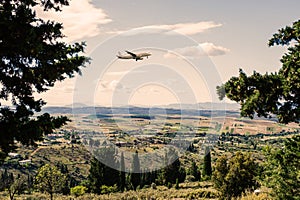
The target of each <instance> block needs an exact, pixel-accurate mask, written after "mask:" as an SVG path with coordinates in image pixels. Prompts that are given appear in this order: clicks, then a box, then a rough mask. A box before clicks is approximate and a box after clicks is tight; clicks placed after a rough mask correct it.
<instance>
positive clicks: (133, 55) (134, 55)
mask: <svg viewBox="0 0 300 200" xmlns="http://www.w3.org/2000/svg"><path fill="white" fill-rule="evenodd" d="M126 53H128V54H130V55H131V56H132V57H134V58H136V57H137V55H136V54H135V53H132V52H130V51H126Z"/></svg>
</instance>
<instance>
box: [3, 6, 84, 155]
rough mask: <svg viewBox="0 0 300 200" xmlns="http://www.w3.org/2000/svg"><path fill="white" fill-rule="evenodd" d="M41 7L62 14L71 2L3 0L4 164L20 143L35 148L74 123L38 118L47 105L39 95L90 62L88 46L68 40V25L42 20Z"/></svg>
mask: <svg viewBox="0 0 300 200" xmlns="http://www.w3.org/2000/svg"><path fill="white" fill-rule="evenodd" d="M38 5H41V6H43V7H44V12H47V10H51V9H55V10H57V11H58V10H59V9H61V8H62V6H64V5H68V1H67V0H46V1H44V0H26V1H23V0H3V1H1V2H0V27H1V31H0V150H1V151H0V154H1V156H0V160H1V159H3V158H4V157H5V156H6V155H7V153H8V152H9V151H11V150H12V149H14V140H17V141H19V142H21V143H22V144H26V145H33V144H35V141H37V140H41V139H42V137H43V135H44V134H49V133H51V132H52V131H53V129H55V128H59V127H61V126H62V125H64V124H65V123H66V122H67V121H68V119H67V118H66V117H51V116H50V115H49V114H48V113H45V114H43V115H40V116H38V117H33V114H34V113H35V112H40V111H41V108H42V106H44V105H45V104H46V102H45V101H43V100H42V99H36V98H35V97H34V93H42V92H46V91H47V90H49V88H51V87H53V86H54V83H55V82H57V81H63V80H64V79H66V78H68V77H73V76H74V75H75V74H76V73H80V69H81V67H84V65H85V63H86V62H87V61H88V59H87V58H86V57H84V56H82V55H81V53H82V52H83V51H84V47H85V44H84V43H75V44H71V45H69V44H66V43H65V42H62V40H61V39H62V38H63V37H64V35H63V34H62V33H61V30H62V28H63V26H62V24H59V23H56V22H53V21H44V20H42V19H39V18H37V16H36V13H35V11H34V7H35V6H38ZM4 102H11V104H12V107H8V106H4V105H3V103H4ZM6 105H7V104H6Z"/></svg>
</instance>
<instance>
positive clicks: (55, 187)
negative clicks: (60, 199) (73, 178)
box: [35, 164, 66, 200]
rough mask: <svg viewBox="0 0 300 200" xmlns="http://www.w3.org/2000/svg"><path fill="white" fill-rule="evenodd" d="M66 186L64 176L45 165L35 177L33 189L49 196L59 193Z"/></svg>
mask: <svg viewBox="0 0 300 200" xmlns="http://www.w3.org/2000/svg"><path fill="white" fill-rule="evenodd" d="M65 184H66V176H65V175H64V174H62V173H61V172H60V171H59V170H58V169H57V167H55V166H51V165H49V164H46V165H44V166H42V167H41V168H40V169H39V170H38V173H37V175H36V177H35V187H36V188H37V189H38V190H39V191H41V192H47V193H49V194H50V199H51V200H52V199H53V194H55V193H60V192H62V190H63V187H64V185H65Z"/></svg>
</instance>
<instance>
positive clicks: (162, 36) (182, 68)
mask: <svg viewBox="0 0 300 200" xmlns="http://www.w3.org/2000/svg"><path fill="white" fill-rule="evenodd" d="M299 7H300V1H299V0H285V1H284V0H264V1H258V0H251V1H242V0H226V1H225V0H223V1H222V0H209V1H208V0H206V1H201V0H187V1H182V0H181V1H180V0H151V1H141V0H139V1H137V0H131V1H128V0H113V1H112V0H94V1H91V0H71V2H70V7H65V8H64V10H63V12H61V13H47V14H44V13H42V12H41V11H39V12H38V13H39V16H41V17H44V18H47V19H55V20H57V21H60V22H63V23H64V27H65V28H64V33H65V34H66V35H67V36H68V37H67V38H66V40H67V41H68V42H74V41H86V42H87V51H86V53H87V55H88V56H90V57H91V58H92V64H91V65H89V66H88V67H87V68H86V69H84V70H83V74H82V76H81V77H78V78H76V79H72V80H66V81H64V82H62V83H58V84H56V86H55V88H52V89H51V90H50V91H48V92H47V93H46V94H44V95H43V98H45V99H46V101H47V102H48V105H67V104H72V103H85V104H95V105H119V104H122V105H126V104H135V105H149V106H151V105H158V104H169V103H196V102H207V101H214V102H215V101H218V100H217V96H216V94H215V87H216V86H217V85H219V84H221V83H222V82H225V81H226V80H228V79H229V78H230V77H231V76H235V75H237V74H238V70H239V68H242V69H244V71H246V72H247V73H252V72H253V70H256V71H258V72H261V73H265V72H266V71H276V70H278V69H279V67H280V62H279V59H280V57H281V56H282V54H283V53H284V51H285V49H284V48H282V47H272V48H269V47H268V46H267V42H268V39H270V37H271V36H272V34H273V33H275V32H276V31H277V30H278V29H279V28H281V27H284V26H286V25H291V23H292V22H293V21H296V20H297V19H298V18H299ZM124 50H132V51H136V52H139V51H147V52H148V51H149V52H151V53H152V54H153V55H152V56H151V57H149V58H148V59H147V58H146V59H144V60H142V61H138V62H136V61H134V60H117V59H116V57H115V55H116V54H117V53H118V51H120V52H121V53H122V54H124Z"/></svg>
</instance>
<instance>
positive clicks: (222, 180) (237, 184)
mask: <svg viewBox="0 0 300 200" xmlns="http://www.w3.org/2000/svg"><path fill="white" fill-rule="evenodd" d="M257 166H258V165H257V164H256V163H255V162H254V160H253V159H252V157H251V154H250V153H241V152H237V153H236V154H235V155H234V156H233V157H232V158H230V159H228V158H227V157H226V156H220V157H219V158H218V160H217V162H216V165H215V170H214V172H213V177H212V179H213V182H214V187H215V188H216V189H217V190H218V191H219V192H220V198H221V199H231V198H233V197H238V196H240V195H241V194H242V193H243V192H245V191H246V190H247V189H252V188H253V187H255V186H257V182H256V180H255V176H256V174H257V172H256V169H257Z"/></svg>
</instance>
